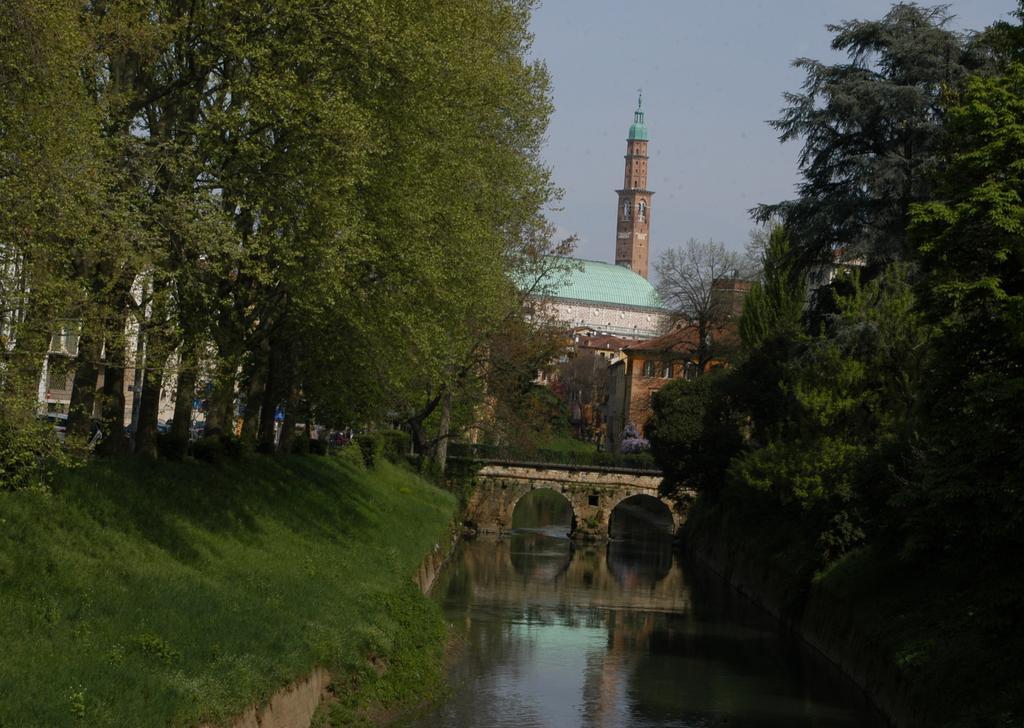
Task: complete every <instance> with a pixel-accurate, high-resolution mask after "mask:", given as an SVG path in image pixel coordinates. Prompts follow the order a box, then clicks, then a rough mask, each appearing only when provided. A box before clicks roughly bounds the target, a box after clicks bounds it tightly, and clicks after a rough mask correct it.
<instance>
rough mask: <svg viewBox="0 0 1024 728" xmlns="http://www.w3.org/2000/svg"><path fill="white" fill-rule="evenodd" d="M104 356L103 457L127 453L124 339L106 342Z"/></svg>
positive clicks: (117, 337)
mask: <svg viewBox="0 0 1024 728" xmlns="http://www.w3.org/2000/svg"><path fill="white" fill-rule="evenodd" d="M106 354H107V356H106V363H105V364H104V367H103V396H102V400H101V409H100V417H101V418H102V420H103V424H104V428H105V429H106V433H105V437H104V438H103V442H101V443H100V446H99V451H100V452H101V453H102V454H104V455H123V454H124V453H125V452H126V451H127V440H126V439H125V435H124V405H125V399H124V339H123V338H122V337H121V336H120V335H119V336H115V337H111V340H110V341H108V342H107V352H106Z"/></svg>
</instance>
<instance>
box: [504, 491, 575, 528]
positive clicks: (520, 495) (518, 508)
mask: <svg viewBox="0 0 1024 728" xmlns="http://www.w3.org/2000/svg"><path fill="white" fill-rule="evenodd" d="M548 493H551V494H554V495H556V496H557V497H558V499H559V500H560V501H561V502H562V503H564V504H565V508H566V510H567V511H568V516H569V532H570V533H571V532H572V531H573V530H574V529H575V528H576V509H575V507H574V505H573V502H572V498H570V497H569V496H568V495H566V494H565V493H564V492H563V491H562V490H561V489H559V488H557V487H553V486H552V485H550V484H547V483H540V484H536V485H535V487H532V488H529V489H527V490H519V489H517V490H516V491H515V492H514V493H513V495H512V499H511V502H510V503H509V508H510V511H509V512H510V519H509V524H510V525H511V527H512V528H516V527H518V526H520V525H521V523H520V522H519V521H518V520H517V514H518V516H519V517H520V518H521V517H522V516H524V514H523V510H522V509H523V507H525V506H527V505H528V502H529V501H531V500H534V501H537V500H539V499H542V498H545V497H546V494H548ZM538 515H540V516H541V518H540V520H545V519H544V518H543V514H538ZM541 525H549V524H541Z"/></svg>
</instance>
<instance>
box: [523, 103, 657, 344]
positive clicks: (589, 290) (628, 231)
mask: <svg viewBox="0 0 1024 728" xmlns="http://www.w3.org/2000/svg"><path fill="white" fill-rule="evenodd" d="M647 143H648V134H647V125H646V124H645V123H644V111H643V99H642V97H641V98H640V99H639V100H638V101H637V108H636V111H635V112H634V113H633V124H632V125H631V126H630V127H629V135H628V136H627V138H626V155H625V160H626V163H625V173H624V175H623V182H622V189H619V190H616V194H617V195H618V201H617V204H616V212H615V230H616V234H615V263H614V264H612V263H607V262H603V261H596V260H582V259H579V258H568V259H565V260H564V263H565V264H564V265H559V266H556V267H555V271H556V272H555V273H553V274H552V280H551V281H550V285H549V286H548V287H547V290H546V291H545V295H544V297H543V300H544V303H545V305H546V308H547V312H548V314H549V315H551V316H552V317H553V318H555V319H557V320H559V321H561V322H563V323H565V324H566V328H568V329H571V330H573V331H584V332H590V333H591V334H608V335H613V336H617V337H622V338H624V339H631V340H637V339H650V338H654V337H656V336H659V335H660V334H662V333H664V332H665V330H666V329H667V328H668V326H669V312H668V310H667V309H666V308H665V307H664V306H663V305H662V303H661V300H660V299H659V298H658V292H657V290H655V288H654V286H653V285H652V284H651V282H650V281H649V280H648V278H647V275H648V257H649V254H650V237H649V235H650V229H651V199H652V198H653V196H654V192H653V191H651V190H650V189H648V187H647V162H648V156H647Z"/></svg>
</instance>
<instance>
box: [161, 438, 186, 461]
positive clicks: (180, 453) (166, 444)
mask: <svg viewBox="0 0 1024 728" xmlns="http://www.w3.org/2000/svg"><path fill="white" fill-rule="evenodd" d="M156 449H157V452H158V453H160V457H162V458H167V459H168V460H181V459H182V458H183V457H185V456H186V455H187V454H188V438H187V437H179V436H176V435H172V434H170V433H169V432H168V433H162V434H159V435H157V436H156Z"/></svg>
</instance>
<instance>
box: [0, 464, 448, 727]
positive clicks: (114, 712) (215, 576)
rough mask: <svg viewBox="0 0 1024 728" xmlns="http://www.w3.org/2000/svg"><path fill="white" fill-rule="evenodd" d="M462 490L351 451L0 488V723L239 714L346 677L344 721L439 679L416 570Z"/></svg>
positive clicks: (117, 471) (410, 698)
mask: <svg viewBox="0 0 1024 728" xmlns="http://www.w3.org/2000/svg"><path fill="white" fill-rule="evenodd" d="M454 509H455V503H454V499H453V498H452V497H451V496H449V495H448V494H446V493H444V492H442V491H439V490H437V489H435V488H433V487H431V486H429V485H427V484H426V483H424V482H423V481H421V480H419V479H418V478H417V477H415V476H413V475H411V474H410V473H408V472H407V471H404V470H401V469H398V468H395V467H393V466H391V465H388V464H386V463H385V464H383V465H382V466H381V467H380V469H378V470H376V471H373V472H364V471H360V470H359V469H357V468H355V467H353V466H352V465H349V464H347V463H345V462H342V461H341V460H340V459H338V458H325V457H304V458H278V459H274V458H265V457H258V456H252V457H250V458H247V459H243V460H241V461H239V462H232V463H225V464H223V465H221V466H210V465H202V464H196V463H166V462H159V463H143V462H117V463H109V462H99V463H95V464H92V465H90V466H88V467H86V468H84V469H81V470H77V471H72V472H69V473H64V474H61V475H60V476H59V478H58V482H57V483H56V485H55V486H54V488H53V492H52V493H50V494H47V493H38V492H16V493H0V643H2V644H3V652H4V656H3V659H2V660H0V696H2V697H0V726H5V727H7V726H11V727H13V726H18V727H19V728H21V727H22V726H35V725H38V726H62V725H88V726H108V725H109V726H125V725H132V726H150V725H152V726H165V725H192V724H195V723H197V722H199V721H201V720H211V721H223V720H225V719H227V718H229V717H230V716H232V715H235V714H237V713H238V712H240V711H241V710H242V709H244V708H245V707H246V706H247V705H249V704H251V703H252V702H253V701H261V700H265V699H266V698H267V697H269V696H270V695H271V694H272V693H273V692H274V691H276V690H278V689H279V688H281V687H282V686H284V685H286V684H288V683H289V682H291V681H293V680H295V679H296V678H299V677H302V676H304V675H306V674H307V673H308V672H309V671H310V669H311V668H312V667H313V666H314V665H320V666H323V667H326V668H327V669H328V670H329V671H330V672H331V674H332V675H334V676H335V682H336V687H337V689H338V690H337V692H338V696H339V701H338V702H337V703H336V704H335V705H334V706H333V707H332V708H331V711H330V713H331V714H332V717H333V719H334V721H335V722H336V723H337V724H339V725H350V724H352V723H353V722H356V720H357V716H359V715H360V714H362V713H363V711H364V710H365V709H366V707H367V706H369V705H371V704H375V705H383V706H385V707H396V706H397V707H401V706H402V705H406V704H410V703H415V702H419V700H421V699H422V698H423V697H427V696H429V695H430V693H431V692H432V691H435V690H437V689H438V688H439V686H440V680H441V675H440V673H439V671H438V670H437V665H438V662H439V659H440V651H441V648H442V643H443V638H444V626H443V622H442V620H441V617H440V614H439V613H438V611H437V609H436V607H434V606H433V605H432V604H431V603H430V602H429V601H428V600H426V599H425V598H423V597H421V596H420V594H419V593H418V591H417V590H416V588H415V586H414V585H413V584H412V582H411V577H412V575H413V573H414V572H415V570H416V567H417V565H418V564H419V562H420V560H421V559H422V557H423V556H424V555H425V554H426V553H427V552H428V551H429V550H431V549H432V548H433V547H434V544H435V543H444V541H443V535H444V533H445V531H446V528H447V525H448V523H449V522H450V520H451V518H452V516H453V515H454Z"/></svg>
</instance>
